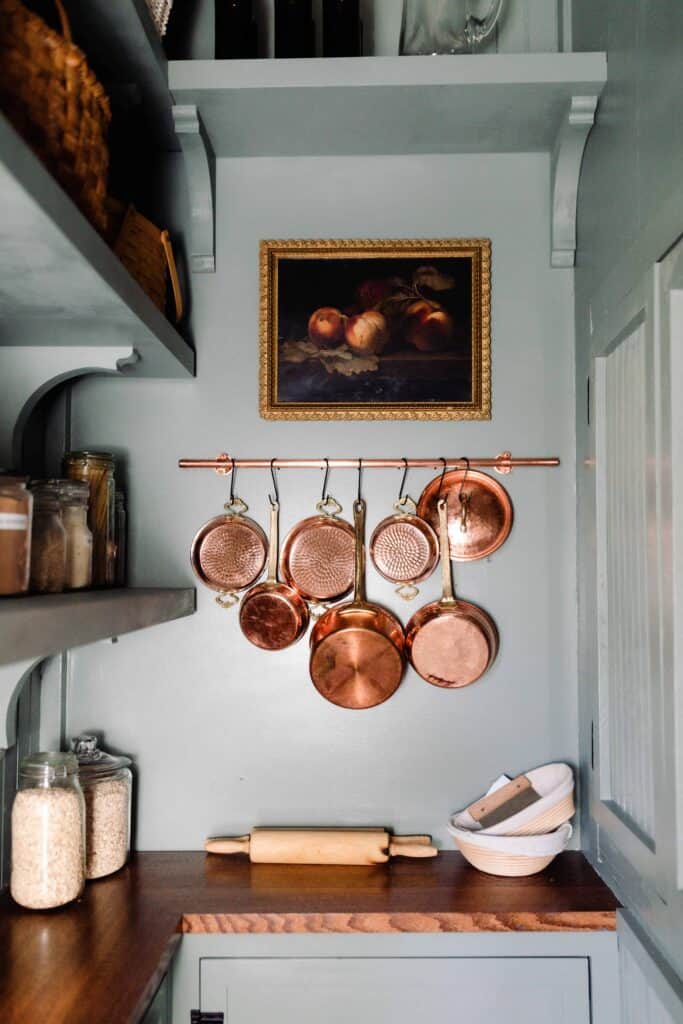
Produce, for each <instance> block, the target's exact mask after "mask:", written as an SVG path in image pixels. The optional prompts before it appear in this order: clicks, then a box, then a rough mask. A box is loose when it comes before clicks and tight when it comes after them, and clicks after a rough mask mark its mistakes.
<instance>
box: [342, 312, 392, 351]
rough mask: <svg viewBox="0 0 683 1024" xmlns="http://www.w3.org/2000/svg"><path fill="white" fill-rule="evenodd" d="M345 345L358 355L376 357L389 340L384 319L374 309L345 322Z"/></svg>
mask: <svg viewBox="0 0 683 1024" xmlns="http://www.w3.org/2000/svg"><path fill="white" fill-rule="evenodd" d="M344 334H345V337H346V344H347V345H348V346H349V348H350V349H352V351H354V352H356V353H358V354H359V355H377V354H378V353H379V352H381V351H382V349H383V348H384V346H385V345H386V343H387V342H388V340H389V328H388V326H387V321H386V318H385V317H383V316H382V314H381V313H378V312H377V311H376V310H374V309H368V310H367V311H366V312H365V313H358V315H357V316H351V317H349V319H348V320H347V321H346V329H345V332H344Z"/></svg>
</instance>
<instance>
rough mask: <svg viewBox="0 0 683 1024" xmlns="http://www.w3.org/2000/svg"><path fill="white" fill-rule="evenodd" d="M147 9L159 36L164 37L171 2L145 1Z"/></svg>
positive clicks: (161, 0) (168, 0)
mask: <svg viewBox="0 0 683 1024" xmlns="http://www.w3.org/2000/svg"><path fill="white" fill-rule="evenodd" d="M147 7H148V8H149V13H150V14H151V15H152V21H153V22H154V27H155V28H156V30H157V32H158V33H159V35H160V36H165V35H166V27H167V25H168V19H169V16H170V14H171V8H172V7H173V0H147Z"/></svg>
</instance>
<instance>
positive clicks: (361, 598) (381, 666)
mask: <svg viewBox="0 0 683 1024" xmlns="http://www.w3.org/2000/svg"><path fill="white" fill-rule="evenodd" d="M353 519H354V527H355V565H354V593H353V601H350V602H348V603H347V604H342V605H337V606H336V607H334V608H330V609H329V610H328V611H326V612H325V614H324V615H322V616H321V618H320V619H318V621H317V623H316V624H315V626H314V627H313V629H312V631H311V660H310V671H311V679H312V680H313V683H314V685H315V687H316V689H317V690H318V691H319V692H320V693H321V694H322V696H323V697H325V698H326V700H329V701H331V703H332V704H337V705H338V706H339V707H342V708H372V707H375V706H376V705H377V704H382V703H383V701H385V700H388V698H389V697H391V695H392V694H393V693H394V692H395V691H396V689H397V688H398V685H399V683H400V682H401V677H402V675H403V668H404V657H403V650H404V635H403V627H402V626H401V623H400V622H399V621H398V619H397V618H395V617H394V616H393V615H392V614H391V613H390V612H388V611H386V610H385V609H384V608H381V607H380V606H379V605H376V604H370V603H369V602H368V601H367V600H366V596H365V557H364V556H365V551H364V545H363V536H364V531H365V502H364V501H362V500H358V501H356V502H355V503H354V508H353Z"/></svg>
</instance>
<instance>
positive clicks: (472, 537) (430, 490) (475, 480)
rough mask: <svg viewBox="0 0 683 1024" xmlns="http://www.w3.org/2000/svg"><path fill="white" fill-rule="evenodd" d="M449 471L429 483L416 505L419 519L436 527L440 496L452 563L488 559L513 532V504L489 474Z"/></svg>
mask: <svg viewBox="0 0 683 1024" xmlns="http://www.w3.org/2000/svg"><path fill="white" fill-rule="evenodd" d="M464 461H465V463H466V465H465V468H464V469H452V470H450V471H448V472H444V473H442V474H441V477H435V478H434V480H431V481H430V482H429V483H428V484H427V486H426V487H425V489H424V491H423V492H422V494H421V495H420V500H419V501H418V503H417V512H418V515H419V516H422V518H423V519H426V520H427V521H428V522H430V523H431V524H432V526H433V527H434V528H435V529H438V527H439V511H438V508H437V504H438V501H439V497H442V498H445V500H446V503H447V506H448V539H449V547H450V556H451V559H452V560H453V561H454V562H471V561H475V560H476V559H478V558H487V557H488V556H489V555H492V554H493V552H494V551H497V550H498V548H499V547H500V546H501V544H504V543H505V541H506V540H507V538H508V535H509V533H510V530H511V529H512V502H511V501H510V495H509V494H508V492H507V491H506V490H505V488H504V487H503V485H502V484H500V483H498V481H497V480H494V479H493V477H491V476H489V475H488V473H481V472H480V471H479V470H475V469H470V468H469V463H468V461H467V459H465V460H464Z"/></svg>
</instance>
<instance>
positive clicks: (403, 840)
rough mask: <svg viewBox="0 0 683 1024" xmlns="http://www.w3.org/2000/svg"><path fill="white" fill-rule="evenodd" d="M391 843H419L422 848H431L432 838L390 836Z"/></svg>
mask: <svg viewBox="0 0 683 1024" xmlns="http://www.w3.org/2000/svg"><path fill="white" fill-rule="evenodd" d="M391 841H392V843H397V844H398V843H420V844H421V845H422V846H431V845H432V837H431V836H427V835H420V836H392V837H391Z"/></svg>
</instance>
